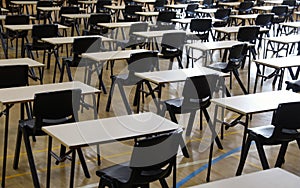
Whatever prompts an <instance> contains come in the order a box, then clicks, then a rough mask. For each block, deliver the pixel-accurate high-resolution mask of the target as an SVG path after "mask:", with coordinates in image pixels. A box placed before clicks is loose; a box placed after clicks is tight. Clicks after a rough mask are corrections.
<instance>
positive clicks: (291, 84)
mask: <svg viewBox="0 0 300 188" xmlns="http://www.w3.org/2000/svg"><path fill="white" fill-rule="evenodd" d="M285 83H286V90H290V89H291V90H292V91H293V92H300V80H293V81H285Z"/></svg>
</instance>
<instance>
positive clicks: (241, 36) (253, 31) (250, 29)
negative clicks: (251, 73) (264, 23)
mask: <svg viewBox="0 0 300 188" xmlns="http://www.w3.org/2000/svg"><path fill="white" fill-rule="evenodd" d="M259 30H260V27H258V26H245V27H241V28H239V31H238V34H237V37H236V39H237V40H238V41H241V42H248V43H250V44H252V45H251V46H250V45H249V46H248V49H249V51H250V53H251V54H252V58H253V59H254V60H255V59H256V55H257V53H256V50H255V45H256V41H257V39H258V35H259ZM250 53H249V64H250V61H251V59H250ZM245 62H246V58H244V60H243V62H242V66H241V68H242V69H243V68H244V66H245Z"/></svg>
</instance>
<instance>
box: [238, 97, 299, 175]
mask: <svg viewBox="0 0 300 188" xmlns="http://www.w3.org/2000/svg"><path fill="white" fill-rule="evenodd" d="M299 110H300V102H293V103H283V104H279V105H278V108H277V110H276V111H275V112H274V114H273V118H272V123H271V125H265V126H259V127H255V128H248V130H247V135H248V137H247V140H246V144H245V147H244V150H243V153H242V156H241V158H240V162H239V166H238V169H237V172H236V175H241V174H242V171H243V168H244V165H245V162H246V158H247V155H248V151H249V149H250V145H251V142H252V141H254V142H255V144H256V148H257V151H258V154H259V158H260V161H261V164H262V167H263V169H264V170H265V169H268V168H270V167H269V164H268V161H267V157H266V154H265V152H264V148H263V146H265V145H268V146H272V145H281V147H280V150H279V154H278V157H277V160H276V163H275V167H281V165H282V164H283V163H284V161H285V160H284V156H285V153H286V150H287V148H288V145H289V143H290V142H291V141H294V140H297V141H298V144H299V141H300V133H299V132H298V131H297V129H298V130H299V129H300V116H299V114H298V112H299Z"/></svg>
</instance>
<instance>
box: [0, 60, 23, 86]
mask: <svg viewBox="0 0 300 188" xmlns="http://www.w3.org/2000/svg"><path fill="white" fill-rule="evenodd" d="M26 85H28V66H27V65H9V66H0V88H9V87H19V86H26Z"/></svg>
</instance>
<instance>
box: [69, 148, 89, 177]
mask: <svg viewBox="0 0 300 188" xmlns="http://www.w3.org/2000/svg"><path fill="white" fill-rule="evenodd" d="M77 153H78V157H79V160H80V162H81V167H82V170H83V172H84V175H85V177H86V178H90V177H91V175H90V173H89V170H88V167H87V165H86V162H85V159H84V156H83V153H82V150H81V148H79V149H77ZM72 160H73V159H72Z"/></svg>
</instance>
